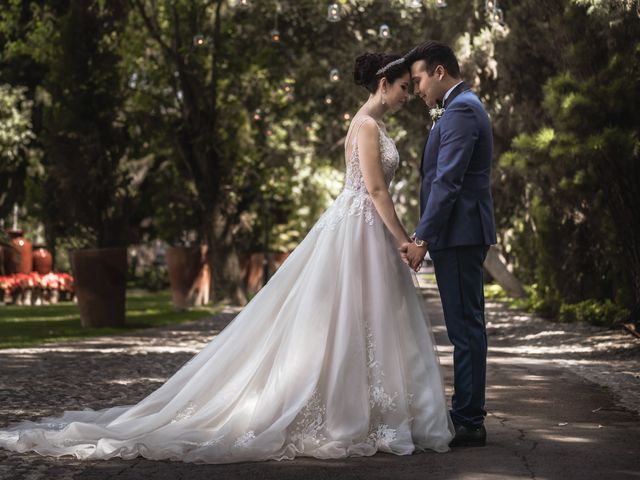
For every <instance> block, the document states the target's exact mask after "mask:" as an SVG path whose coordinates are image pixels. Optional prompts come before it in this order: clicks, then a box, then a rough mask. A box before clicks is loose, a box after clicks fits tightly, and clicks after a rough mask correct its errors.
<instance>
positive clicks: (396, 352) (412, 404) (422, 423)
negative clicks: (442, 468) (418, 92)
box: [0, 127, 453, 463]
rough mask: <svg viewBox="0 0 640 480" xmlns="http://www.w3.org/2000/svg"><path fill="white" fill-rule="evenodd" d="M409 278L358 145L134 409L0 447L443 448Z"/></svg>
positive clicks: (13, 433) (425, 342)
mask: <svg viewBox="0 0 640 480" xmlns="http://www.w3.org/2000/svg"><path fill="white" fill-rule="evenodd" d="M358 129H359V127H358ZM355 136H357V130H356V134H355ZM356 143H357V142H355V141H354V145H356ZM380 151H381V160H382V165H383V169H384V175H385V179H386V182H387V185H389V183H390V182H391V179H392V178H393V175H394V173H395V170H396V168H397V166H398V152H397V150H396V147H395V144H394V142H393V140H391V138H390V137H389V136H388V135H387V134H386V131H385V130H384V129H382V128H380ZM412 275H413V273H412V272H411V271H410V269H409V268H408V267H407V266H406V265H405V264H404V263H403V262H402V260H401V259H400V257H399V255H398V251H397V248H396V245H395V242H394V239H393V237H392V236H391V234H390V232H389V231H388V230H387V228H386V227H385V226H384V224H383V222H382V220H381V218H380V217H379V216H378V214H377V212H376V210H375V208H374V206H373V204H372V201H371V198H370V197H369V196H368V195H367V191H366V189H365V186H364V180H363V177H362V173H361V171H360V167H359V159H358V151H357V145H356V146H354V147H353V148H352V154H351V155H350V158H349V160H348V161H347V173H346V181H345V185H344V189H343V191H342V193H340V195H339V196H338V198H337V199H336V200H335V201H334V203H333V204H332V205H331V206H330V207H329V208H328V209H327V210H326V212H325V213H324V214H323V215H322V217H321V218H320V220H319V221H318V222H317V223H316V225H315V226H314V227H313V229H312V230H311V231H310V232H309V234H308V235H307V236H306V238H305V239H304V240H303V241H302V242H301V243H300V245H299V246H298V247H297V248H296V249H295V251H294V252H293V253H292V254H291V255H290V256H289V258H288V259H287V260H286V261H285V262H284V264H283V265H282V266H281V267H280V269H279V270H278V271H277V272H276V273H275V275H273V277H272V278H271V280H270V281H269V282H268V284H267V285H265V286H264V288H262V290H260V292H259V293H258V294H257V295H256V296H255V297H254V298H253V300H252V301H251V302H250V303H249V304H248V305H247V306H246V307H245V308H244V310H242V312H241V313H240V314H239V315H238V316H237V317H236V318H235V319H234V320H233V321H232V322H231V323H230V324H229V325H228V326H227V327H226V328H225V329H224V330H223V331H222V332H221V333H220V334H219V335H218V336H217V337H215V338H214V339H213V340H212V341H211V342H210V343H209V344H208V345H207V346H206V347H205V348H204V349H203V350H202V351H201V352H200V353H198V354H197V355H196V356H194V357H193V358H192V359H191V360H190V361H189V362H187V363H186V364H185V365H184V366H183V367H182V368H180V370H178V372H176V373H175V374H174V375H173V376H172V377H171V378H169V379H168V380H167V381H166V383H164V384H163V385H162V386H161V387H160V388H158V389H157V390H156V391H155V392H153V393H152V394H151V395H149V396H148V397H146V398H144V399H142V400H141V401H140V402H138V403H137V404H135V405H126V406H119V407H113V408H107V409H103V410H97V411H94V410H89V409H87V410H84V411H66V412H64V414H63V415H62V416H61V417H50V418H44V419H42V420H40V421H38V422H28V421H25V422H22V423H20V424H17V425H15V426H13V427H4V429H3V430H0V447H3V448H5V449H9V450H15V451H18V452H25V451H30V450H33V451H35V452H38V453H40V454H42V455H52V456H56V457H58V456H62V455H73V456H75V457H77V458H82V459H107V458H112V457H122V458H125V459H130V458H134V457H136V456H138V455H141V456H143V457H146V458H149V459H171V460H180V461H184V462H201V463H230V462H240V461H255V460H267V459H275V460H282V459H292V458H294V457H296V456H300V455H303V456H312V457H317V458H341V457H347V456H360V455H373V454H375V453H376V452H379V451H381V452H389V453H394V454H398V455H406V454H410V453H412V452H414V451H415V450H422V449H432V450H435V451H437V452H445V451H447V450H448V449H449V447H448V444H449V441H450V440H451V438H452V428H453V427H452V424H451V420H450V418H449V414H448V410H447V406H446V400H445V394H444V387H443V381H442V375H441V370H440V365H439V361H438V357H437V352H436V351H435V345H434V340H433V336H432V333H431V329H430V326H429V323H428V319H427V315H426V313H425V310H424V304H423V300H422V298H421V297H420V295H419V293H418V292H417V291H416V289H415V287H414V284H413V278H412Z"/></svg>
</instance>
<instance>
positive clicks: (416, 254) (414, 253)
mask: <svg viewBox="0 0 640 480" xmlns="http://www.w3.org/2000/svg"><path fill="white" fill-rule="evenodd" d="M426 254H427V245H426V244H425V245H424V246H422V247H419V246H417V245H416V244H415V243H410V244H408V246H407V260H409V266H410V267H411V268H412V269H413V270H415V271H416V272H417V271H419V270H420V267H421V266H422V260H424V256H425V255H426Z"/></svg>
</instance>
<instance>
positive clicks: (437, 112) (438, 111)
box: [429, 107, 444, 123]
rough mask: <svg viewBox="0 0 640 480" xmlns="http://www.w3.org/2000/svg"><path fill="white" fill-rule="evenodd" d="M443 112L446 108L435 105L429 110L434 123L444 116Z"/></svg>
mask: <svg viewBox="0 0 640 480" xmlns="http://www.w3.org/2000/svg"><path fill="white" fill-rule="evenodd" d="M443 114H444V108H441V107H435V108H432V109H431V110H429V115H431V120H432V121H433V123H436V122H437V121H438V120H440V117H442V115H443Z"/></svg>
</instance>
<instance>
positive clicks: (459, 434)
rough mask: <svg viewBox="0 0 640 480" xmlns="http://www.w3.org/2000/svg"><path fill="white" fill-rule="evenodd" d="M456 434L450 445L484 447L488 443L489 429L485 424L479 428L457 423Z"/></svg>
mask: <svg viewBox="0 0 640 480" xmlns="http://www.w3.org/2000/svg"><path fill="white" fill-rule="evenodd" d="M455 427H456V436H455V437H453V440H451V443H449V446H450V447H452V448H453V447H484V446H485V444H486V443H487V430H486V429H485V428H484V425H483V426H481V427H478V428H473V427H465V426H464V425H456V426H455Z"/></svg>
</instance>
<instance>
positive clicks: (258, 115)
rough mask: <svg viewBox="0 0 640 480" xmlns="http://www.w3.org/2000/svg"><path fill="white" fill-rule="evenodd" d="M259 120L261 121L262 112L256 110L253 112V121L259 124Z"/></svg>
mask: <svg viewBox="0 0 640 480" xmlns="http://www.w3.org/2000/svg"><path fill="white" fill-rule="evenodd" d="M260 120H262V110H260V109H259V108H256V109H255V110H254V112H253V121H254V122H259V121H260Z"/></svg>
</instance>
